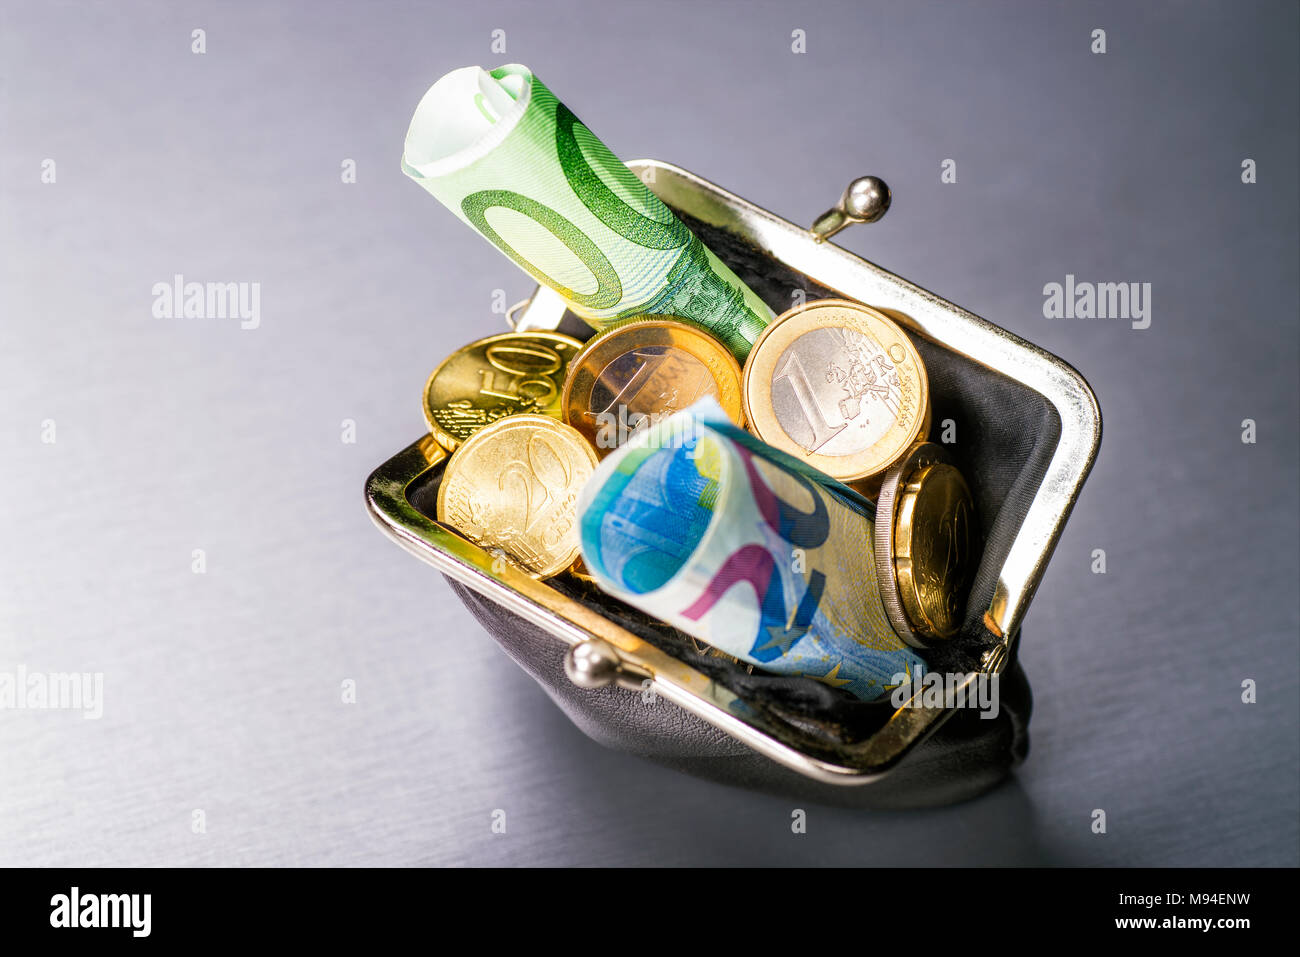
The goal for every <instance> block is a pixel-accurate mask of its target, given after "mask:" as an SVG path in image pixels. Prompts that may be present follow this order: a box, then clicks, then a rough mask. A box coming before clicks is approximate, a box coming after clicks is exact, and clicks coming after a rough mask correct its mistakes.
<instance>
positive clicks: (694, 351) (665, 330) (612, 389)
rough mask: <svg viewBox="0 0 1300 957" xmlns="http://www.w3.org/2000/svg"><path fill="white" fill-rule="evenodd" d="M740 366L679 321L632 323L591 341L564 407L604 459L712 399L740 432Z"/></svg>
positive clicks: (575, 367) (577, 363)
mask: <svg viewBox="0 0 1300 957" xmlns="http://www.w3.org/2000/svg"><path fill="white" fill-rule="evenodd" d="M740 386H741V376H740V364H739V363H738V362H737V361H736V358H735V356H733V355H732V354H731V350H729V349H728V348H727V347H726V346H724V345H723V344H722V343H721V342H719V341H718V340H717V339H715V338H714V337H713V336H711V335H709V334H708V333H707V332H704V331H703V330H701V329H700V328H698V327H697V326H692V325H687V324H686V323H684V322H681V321H678V320H676V319H671V318H665V317H645V318H640V317H638V318H635V319H629V320H626V321H624V322H620V323H619V324H618V325H616V326H614V327H612V328H610V329H607V330H605V331H603V332H601V333H600V334H598V335H596V336H594V337H592V338H591V339H590V340H588V342H587V344H586V345H585V346H584V347H583V349H582V351H581V352H580V353H578V355H577V356H576V357H575V358H574V360H573V362H572V363H570V365H569V378H568V379H567V380H566V381H565V383H564V396H563V398H562V400H561V406H562V407H563V409H564V421H565V422H567V423H569V425H571V426H573V427H574V428H575V429H577V430H578V431H579V432H581V433H582V435H583V437H585V438H586V439H587V441H588V442H590V443H591V444H592V446H593V447H594V448H595V449H596V455H597V456H599V457H601V458H604V457H605V456H606V455H608V454H609V453H610V452H612V451H614V449H616V448H618V447H619V446H620V445H622V444H623V443H624V442H625V441H626V440H627V439H628V437H629V436H630V435H631V434H632V433H634V432H635V431H636V430H637V429H639V428H644V427H648V426H650V425H653V424H654V423H655V422H658V421H659V420H660V419H662V418H664V417H665V416H669V415H672V414H673V413H675V412H680V411H681V410H682V409H685V408H687V407H688V406H690V405H693V404H694V403H695V402H696V401H698V400H700V399H703V398H705V397H706V396H712V397H713V398H715V399H717V401H718V404H719V405H720V406H722V410H723V411H724V412H725V413H726V414H727V415H728V416H729V417H730V418H731V420H732V421H733V422H735V423H736V424H737V425H744V422H745V418H744V409H743V403H742V400H741V394H740Z"/></svg>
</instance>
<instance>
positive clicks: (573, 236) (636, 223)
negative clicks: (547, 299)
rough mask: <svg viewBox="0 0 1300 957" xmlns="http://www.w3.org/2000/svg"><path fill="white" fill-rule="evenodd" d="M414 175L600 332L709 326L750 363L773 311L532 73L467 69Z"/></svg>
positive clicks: (421, 131)
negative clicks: (647, 324) (642, 320)
mask: <svg viewBox="0 0 1300 957" xmlns="http://www.w3.org/2000/svg"><path fill="white" fill-rule="evenodd" d="M402 170H403V172H405V173H406V174H407V175H408V176H410V177H411V178H412V179H414V180H415V181H416V182H417V183H419V184H420V185H421V186H423V187H424V188H425V189H426V190H428V191H429V192H430V193H432V194H433V195H434V196H435V197H437V199H438V200H439V201H440V202H441V203H442V204H443V205H445V206H446V207H447V208H448V209H450V210H451V211H452V212H453V213H455V214H456V215H457V216H459V217H460V218H461V220H463V221H464V222H465V223H467V224H468V225H469V226H471V227H472V228H473V229H475V230H476V231H477V232H478V233H480V234H481V235H482V236H484V237H486V238H487V239H488V240H490V241H491V242H492V243H493V244H494V245H495V246H496V247H497V248H498V249H500V250H501V251H502V252H503V253H505V254H506V255H507V256H508V257H510V259H512V260H513V261H514V262H515V263H516V264H517V265H519V266H520V267H522V268H523V269H524V270H525V271H526V272H528V273H529V274H530V275H531V276H532V277H533V278H534V279H536V280H537V281H538V282H540V283H543V284H545V285H547V286H550V287H551V288H552V289H554V290H556V291H557V292H558V293H559V294H560V295H561V296H563V297H564V298H565V299H566V300H567V301H568V303H569V306H570V308H571V309H572V310H573V311H574V312H575V313H577V314H578V315H580V316H582V317H583V318H584V319H586V320H587V321H588V322H589V323H590V324H591V325H593V326H595V327H596V328H601V327H603V326H605V325H607V324H609V323H611V322H614V321H617V320H618V319H622V318H626V317H628V316H633V315H640V314H654V315H671V316H678V317H681V318H683V319H686V320H687V321H689V322H693V323H696V324H698V325H700V326H702V327H704V328H705V329H707V330H708V331H709V332H711V333H712V334H713V335H714V336H715V337H716V338H718V339H720V340H721V341H722V342H724V343H725V344H726V345H727V346H728V347H729V348H730V349H731V350H732V352H734V353H735V354H736V355H737V357H738V358H740V359H741V360H742V361H743V360H744V358H745V356H746V355H748V353H749V347H750V346H751V345H752V344H753V342H754V340H755V339H756V338H757V337H758V335H759V333H760V332H762V331H763V327H764V326H766V325H767V323H768V322H769V321H770V320H771V318H772V315H773V313H772V311H771V310H770V309H769V308H768V307H767V306H766V305H765V304H764V303H763V301H762V300H761V299H759V298H758V296H757V295H755V294H754V292H753V291H752V290H750V289H749V287H748V286H746V285H745V284H744V283H743V282H741V281H740V279H739V278H737V277H736V275H735V273H733V272H732V271H731V270H730V269H729V268H727V266H726V265H725V264H724V263H723V262H722V261H721V260H719V259H718V257H717V256H715V255H714V254H713V253H712V252H711V251H710V250H709V249H707V248H706V247H705V246H704V244H703V243H701V242H700V240H699V239H698V238H697V237H696V236H695V235H694V234H693V233H692V232H691V231H690V230H689V229H688V228H687V227H686V225H685V224H684V223H682V222H681V220H679V219H678V218H677V217H676V216H674V215H673V213H672V211H671V210H669V209H668V207H667V206H665V205H664V204H663V202H662V201H661V200H660V199H659V198H658V197H657V196H655V194H654V193H652V192H651V191H650V190H649V189H648V188H647V187H646V185H645V184H644V183H642V182H641V180H640V179H638V178H637V176H636V174H635V173H633V172H632V171H631V170H630V169H628V167H627V166H626V165H625V164H624V163H623V162H622V161H620V160H619V159H618V157H616V156H615V155H614V154H613V153H612V152H610V150H609V149H608V148H607V147H606V146H605V144H604V143H602V142H601V141H600V140H599V139H597V138H596V137H595V136H594V135H592V133H591V131H590V130H588V129H587V127H586V126H584V125H583V123H582V122H581V121H580V120H579V119H578V118H577V117H576V116H574V115H573V113H572V112H570V110H569V109H568V108H567V107H566V106H565V105H564V104H563V103H561V102H560V101H559V100H557V99H556V97H555V95H554V94H553V93H551V91H550V90H549V89H547V88H546V86H545V85H544V84H543V83H542V82H541V81H540V80H539V79H537V77H535V76H534V75H533V73H532V71H531V70H529V69H528V68H527V67H525V66H520V65H518V64H511V65H508V66H503V67H499V68H498V69H495V70H493V71H491V72H490V73H489V72H488V71H486V70H483V69H482V68H480V67H476V66H475V67H465V68H464V69H460V70H453V71H452V72H450V73H448V74H447V75H446V76H444V77H442V79H440V80H439V81H438V82H437V83H435V84H434V85H433V87H432V88H430V90H429V91H428V92H427V93H426V94H425V95H424V98H423V99H422V100H421V101H420V104H419V106H418V107H417V108H416V111H415V116H414V117H413V118H412V120H411V126H410V129H409V131H408V132H407V134H406V148H405V152H404V154H403V156H402Z"/></svg>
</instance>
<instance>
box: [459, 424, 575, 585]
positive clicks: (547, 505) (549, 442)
mask: <svg viewBox="0 0 1300 957" xmlns="http://www.w3.org/2000/svg"><path fill="white" fill-rule="evenodd" d="M595 468H596V454H595V452H593V451H592V450H591V447H590V446H589V445H587V442H586V440H585V439H583V437H582V436H581V435H579V434H578V433H577V431H576V430H574V429H571V428H570V427H569V426H567V425H565V424H564V423H562V422H558V421H556V420H555V419H553V418H551V417H550V416H546V415H534V414H522V415H510V416H506V417H505V418H504V419H501V420H499V421H497V422H493V423H492V424H491V425H488V426H485V427H484V428H482V429H480V430H479V431H478V432H476V433H474V435H472V436H470V437H469V438H468V439H466V440H465V442H464V443H463V444H462V445H461V446H460V448H458V449H457V450H456V451H455V453H454V454H453V455H452V457H451V459H450V460H449V461H448V462H447V466H446V470H445V472H444V473H443V477H442V485H441V486H439V488H438V521H440V522H442V523H443V524H445V525H449V526H450V527H452V528H454V529H455V530H456V531H458V532H460V533H461V534H462V535H464V536H465V537H466V538H468V539H469V540H470V541H471V542H473V543H474V544H475V545H478V546H479V547H480V548H484V549H486V550H488V551H490V552H494V553H499V554H500V555H501V556H502V557H505V558H507V559H509V560H510V561H512V562H514V563H515V564H517V565H519V566H520V567H522V568H523V569H524V571H526V572H527V573H528V574H529V575H531V576H533V577H534V578H549V577H551V576H552V575H556V574H559V573H560V572H562V571H564V570H565V569H566V568H568V567H569V566H570V565H572V564H573V561H574V559H576V558H577V557H578V493H579V492H581V491H582V487H583V485H585V484H586V482H587V480H588V479H590V478H591V474H592V472H593V471H594V470H595Z"/></svg>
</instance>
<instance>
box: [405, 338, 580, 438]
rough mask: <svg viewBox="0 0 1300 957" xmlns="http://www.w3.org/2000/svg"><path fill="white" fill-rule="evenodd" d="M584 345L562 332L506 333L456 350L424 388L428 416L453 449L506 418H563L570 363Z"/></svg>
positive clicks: (437, 433) (431, 427)
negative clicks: (561, 397)
mask: <svg viewBox="0 0 1300 957" xmlns="http://www.w3.org/2000/svg"><path fill="white" fill-rule="evenodd" d="M581 348H582V343H581V342H579V341H578V340H577V339H573V338H571V337H569V336H564V335H560V334H559V333H557V332H505V333H502V334H501V335H498V336H488V337H487V338H486V339H479V340H478V341H477V342H471V343H470V344H469V345H467V346H463V347H461V348H460V349H457V350H456V351H455V352H453V353H452V354H451V355H450V356H448V357H447V358H446V359H444V360H443V361H442V363H441V364H440V365H439V366H438V368H436V369H434V370H433V374H432V375H430V376H429V381H428V382H427V383H425V386H424V417H425V419H426V420H427V421H428V423H429V431H430V432H432V433H433V436H434V438H436V439H437V440H438V443H439V444H440V445H442V446H443V447H444V448H446V449H447V450H448V451H452V450H453V449H455V448H456V447H457V446H458V445H460V443H461V442H464V441H465V440H466V439H468V438H469V437H470V436H471V435H473V434H474V433H475V432H477V431H478V430H479V429H481V428H483V427H484V426H485V425H489V424H491V423H492V422H496V421H497V420H498V419H501V418H504V417H505V416H507V415H518V414H523V415H530V414H538V415H550V416H554V417H555V418H557V419H558V418H559V417H560V395H561V391H560V390H561V389H562V388H563V385H564V379H565V376H566V375H567V373H568V369H569V362H570V361H571V360H572V359H573V357H574V356H576V355H577V354H578V351H579V350H580V349H581Z"/></svg>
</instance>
